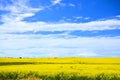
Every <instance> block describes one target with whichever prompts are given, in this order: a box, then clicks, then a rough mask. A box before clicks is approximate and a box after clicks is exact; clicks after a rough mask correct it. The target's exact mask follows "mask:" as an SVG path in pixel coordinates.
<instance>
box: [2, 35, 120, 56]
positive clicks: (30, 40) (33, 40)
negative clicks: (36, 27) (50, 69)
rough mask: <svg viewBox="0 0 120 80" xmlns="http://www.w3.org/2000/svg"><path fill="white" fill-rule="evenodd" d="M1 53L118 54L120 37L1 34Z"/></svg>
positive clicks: (40, 54) (29, 54) (10, 54)
mask: <svg viewBox="0 0 120 80" xmlns="http://www.w3.org/2000/svg"><path fill="white" fill-rule="evenodd" d="M68 36H69V35H68ZM0 44H1V45H0V52H1V53H0V54H2V55H4V56H23V57H27V56H29V57H32V56H34V57H50V56H52V57H58V56H59V57H60V56H82V57H93V56H94V57H95V56H115V55H116V56H117V55H118V54H119V52H120V45H119V44H120V38H117V37H108V38H105V37H100V38H96V37H94V38H89V37H86V38H83V37H78V38H68V39H65V38H57V35H55V36H46V37H45V35H15V34H14V35H13V34H11V35H10V34H6V35H0Z"/></svg>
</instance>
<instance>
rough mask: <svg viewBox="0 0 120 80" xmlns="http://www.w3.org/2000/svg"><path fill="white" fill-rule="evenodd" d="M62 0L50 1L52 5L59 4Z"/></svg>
mask: <svg viewBox="0 0 120 80" xmlns="http://www.w3.org/2000/svg"><path fill="white" fill-rule="evenodd" d="M61 1H62V0H52V5H56V4H60V2H61Z"/></svg>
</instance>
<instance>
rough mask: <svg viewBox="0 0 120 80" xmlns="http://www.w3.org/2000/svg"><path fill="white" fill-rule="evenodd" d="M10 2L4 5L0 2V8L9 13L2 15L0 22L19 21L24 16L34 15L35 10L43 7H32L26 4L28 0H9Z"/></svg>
mask: <svg viewBox="0 0 120 80" xmlns="http://www.w3.org/2000/svg"><path fill="white" fill-rule="evenodd" d="M10 1H11V2H12V3H11V4H6V6H4V5H2V4H1V8H0V10H4V11H9V13H7V14H4V15H2V20H1V21H2V22H5V23H7V22H11V21H13V22H14V21H21V20H22V19H24V18H26V17H31V16H34V15H35V13H36V12H38V11H40V10H42V9H43V7H39V8H32V7H30V6H29V5H28V3H29V0H10Z"/></svg>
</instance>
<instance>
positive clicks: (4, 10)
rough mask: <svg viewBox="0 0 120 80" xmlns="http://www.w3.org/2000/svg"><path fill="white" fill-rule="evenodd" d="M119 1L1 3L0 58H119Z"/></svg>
mask: <svg viewBox="0 0 120 80" xmlns="http://www.w3.org/2000/svg"><path fill="white" fill-rule="evenodd" d="M119 44H120V0H0V56H1V57H71V56H72V57H79V56H80V57H120V45H119Z"/></svg>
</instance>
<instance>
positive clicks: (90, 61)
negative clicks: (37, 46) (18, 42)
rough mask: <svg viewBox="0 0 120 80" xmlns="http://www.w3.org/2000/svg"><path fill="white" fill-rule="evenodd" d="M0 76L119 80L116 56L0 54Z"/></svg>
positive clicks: (5, 79)
mask: <svg viewBox="0 0 120 80" xmlns="http://www.w3.org/2000/svg"><path fill="white" fill-rule="evenodd" d="M0 80H120V58H0Z"/></svg>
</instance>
